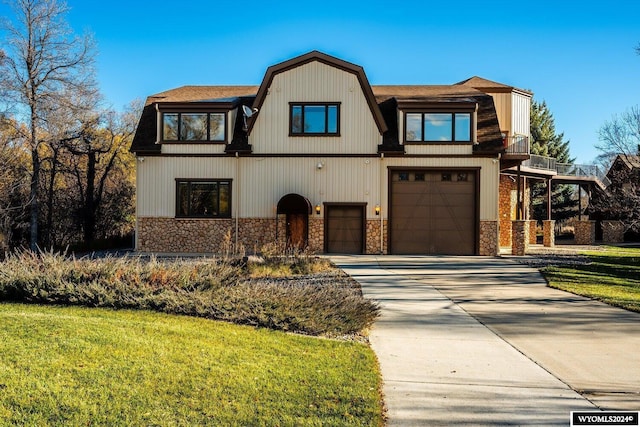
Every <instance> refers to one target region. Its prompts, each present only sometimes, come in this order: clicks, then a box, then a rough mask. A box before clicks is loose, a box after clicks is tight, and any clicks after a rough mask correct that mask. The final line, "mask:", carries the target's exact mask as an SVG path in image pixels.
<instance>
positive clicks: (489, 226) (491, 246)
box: [478, 221, 500, 256]
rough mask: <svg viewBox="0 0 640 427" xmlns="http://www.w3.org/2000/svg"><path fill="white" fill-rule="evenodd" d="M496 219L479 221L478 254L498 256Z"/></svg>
mask: <svg viewBox="0 0 640 427" xmlns="http://www.w3.org/2000/svg"><path fill="white" fill-rule="evenodd" d="M499 253H500V248H499V247H498V221H480V247H479V248H478V254H479V255H483V256H498V255H499Z"/></svg>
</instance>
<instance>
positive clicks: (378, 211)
mask: <svg viewBox="0 0 640 427" xmlns="http://www.w3.org/2000/svg"><path fill="white" fill-rule="evenodd" d="M375 211H376V215H380V205H376V207H375Z"/></svg>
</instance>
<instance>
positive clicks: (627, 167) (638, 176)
mask: <svg viewBox="0 0 640 427" xmlns="http://www.w3.org/2000/svg"><path fill="white" fill-rule="evenodd" d="M599 139H600V144H599V145H597V146H596V148H598V150H600V152H601V154H600V156H599V160H600V162H601V163H602V164H603V165H605V167H606V168H608V169H609V172H608V174H607V176H608V178H609V179H610V180H611V184H610V185H609V186H608V187H607V189H606V190H605V191H604V192H600V193H597V194H595V195H594V196H595V197H594V198H593V200H592V205H593V207H592V212H594V213H595V214H597V215H599V216H600V217H601V218H602V219H613V220H620V221H622V223H623V224H624V226H625V229H626V230H627V231H635V232H640V106H635V107H632V108H630V109H628V110H627V111H625V112H624V113H623V114H620V115H616V116H614V117H613V118H612V119H611V120H610V121H608V122H605V124H604V125H603V126H602V127H601V128H600V131H599Z"/></svg>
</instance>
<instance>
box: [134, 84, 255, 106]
mask: <svg viewBox="0 0 640 427" xmlns="http://www.w3.org/2000/svg"><path fill="white" fill-rule="evenodd" d="M257 92H258V86H182V87H179V88H176V89H170V90H167V91H164V92H160V93H156V94H155V95H151V96H149V97H148V98H147V102H146V104H145V105H149V104H151V103H153V102H190V101H204V100H209V99H222V98H232V97H237V96H251V95H255V94H256V93H257Z"/></svg>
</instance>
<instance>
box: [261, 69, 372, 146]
mask: <svg viewBox="0 0 640 427" xmlns="http://www.w3.org/2000/svg"><path fill="white" fill-rule="evenodd" d="M290 102H339V103H340V136H336V137H324V136H322V137H290V136H289V103H290ZM381 141H382V136H381V135H380V132H379V131H378V128H377V126H376V124H375V121H374V119H373V115H372V113H371V109H370V108H369V105H368V104H367V101H366V98H365V97H364V94H363V92H362V89H361V87H360V83H359V82H358V79H357V77H356V75H355V74H352V73H349V72H346V71H344V70H340V69H338V68H335V67H332V66H329V65H326V64H323V63H320V62H317V61H314V62H310V63H308V64H305V65H302V66H300V67H297V68H294V69H292V70H288V71H285V72H282V73H279V74H277V75H276V76H275V77H274V78H273V81H272V83H271V87H270V88H269V91H268V94H267V96H266V98H265V101H264V103H263V104H262V107H261V109H260V113H259V114H258V116H257V118H256V122H255V124H254V127H253V129H252V132H251V135H250V137H249V143H250V144H251V145H252V147H253V152H254V154H260V153H305V154H315V153H326V154H329V153H335V154H338V153H375V152H376V150H377V146H378V144H380V143H381Z"/></svg>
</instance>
